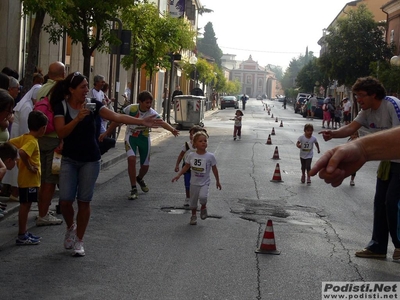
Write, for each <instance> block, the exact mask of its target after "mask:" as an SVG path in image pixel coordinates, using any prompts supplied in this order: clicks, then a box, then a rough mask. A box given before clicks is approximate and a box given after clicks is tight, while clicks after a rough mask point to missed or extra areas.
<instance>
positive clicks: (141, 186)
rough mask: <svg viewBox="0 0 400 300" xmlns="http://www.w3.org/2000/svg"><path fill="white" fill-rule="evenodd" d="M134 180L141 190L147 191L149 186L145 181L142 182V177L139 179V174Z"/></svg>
mask: <svg viewBox="0 0 400 300" xmlns="http://www.w3.org/2000/svg"><path fill="white" fill-rule="evenodd" d="M136 181H137V183H139V185H140V188H141V189H142V191H143V192H145V193H147V192H148V191H149V188H148V187H147V185H146V183H144V180H143V179H141V180H139V176H137V177H136Z"/></svg>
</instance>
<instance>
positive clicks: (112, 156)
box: [0, 110, 218, 222]
mask: <svg viewBox="0 0 400 300" xmlns="http://www.w3.org/2000/svg"><path fill="white" fill-rule="evenodd" d="M217 111H218V110H209V111H206V112H205V113H204V118H206V117H207V116H210V115H211V114H213V113H215V112H217ZM173 116H174V114H173V111H172V110H171V124H172V126H174V123H175V119H174V117H173ZM125 130H126V126H125V125H123V126H122V127H121V131H120V133H119V136H118V140H117V142H116V144H115V148H112V149H110V150H108V152H106V153H105V154H103V156H102V157H101V170H100V174H99V178H98V179H97V182H96V184H101V183H104V182H105V181H106V179H104V176H102V175H103V174H104V173H107V169H108V168H109V167H111V166H113V165H115V164H117V163H119V162H121V161H123V160H125V159H126V151H125V145H124V140H125ZM168 135H171V136H172V134H171V133H170V132H169V131H167V130H165V129H164V128H153V129H151V133H150V139H151V142H152V144H153V143H154V142H155V141H157V140H160V139H162V138H165V137H167V136H168ZM138 163H139V162H138ZM124 167H126V166H125V165H124ZM108 175H109V174H108ZM57 195H58V191H57V190H56V193H55V197H53V201H52V202H53V203H52V206H51V207H50V209H52V210H53V209H54V210H55V204H54V202H55V201H54V198H57ZM0 202H3V203H7V213H6V214H4V218H1V219H0V222H1V221H2V220H4V219H6V218H7V217H9V216H10V215H12V214H13V213H15V212H17V211H18V208H19V202H16V201H9V199H8V197H1V196H0ZM31 211H37V204H33V205H32V208H31Z"/></svg>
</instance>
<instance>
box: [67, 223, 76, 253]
mask: <svg viewBox="0 0 400 300" xmlns="http://www.w3.org/2000/svg"><path fill="white" fill-rule="evenodd" d="M75 238H76V224H75V223H74V224H72V226H71V227H70V228H68V229H67V231H66V232H65V236H64V248H65V249H72V248H73V247H74V243H75Z"/></svg>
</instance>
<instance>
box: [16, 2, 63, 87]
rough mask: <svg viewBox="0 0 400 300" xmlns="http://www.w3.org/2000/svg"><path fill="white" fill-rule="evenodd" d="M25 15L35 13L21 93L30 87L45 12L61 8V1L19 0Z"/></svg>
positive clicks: (35, 65) (36, 60)
mask: <svg viewBox="0 0 400 300" xmlns="http://www.w3.org/2000/svg"><path fill="white" fill-rule="evenodd" d="M21 2H22V4H23V13H24V15H25V16H30V15H35V19H34V23H33V27H32V31H31V33H30V38H29V45H28V57H27V59H26V63H25V76H24V78H23V82H24V84H23V90H22V94H25V93H26V92H27V91H29V90H30V88H31V87H32V80H33V73H34V70H35V68H36V67H37V64H38V52H39V40H40V33H41V31H42V26H43V22H44V17H45V15H46V12H56V11H60V10H61V2H60V1H53V0H41V1H38V0H21Z"/></svg>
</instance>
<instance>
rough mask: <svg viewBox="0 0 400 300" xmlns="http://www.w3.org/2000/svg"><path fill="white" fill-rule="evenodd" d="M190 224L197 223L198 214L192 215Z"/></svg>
mask: <svg viewBox="0 0 400 300" xmlns="http://www.w3.org/2000/svg"><path fill="white" fill-rule="evenodd" d="M190 225H197V217H196V216H191V217H190Z"/></svg>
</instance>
